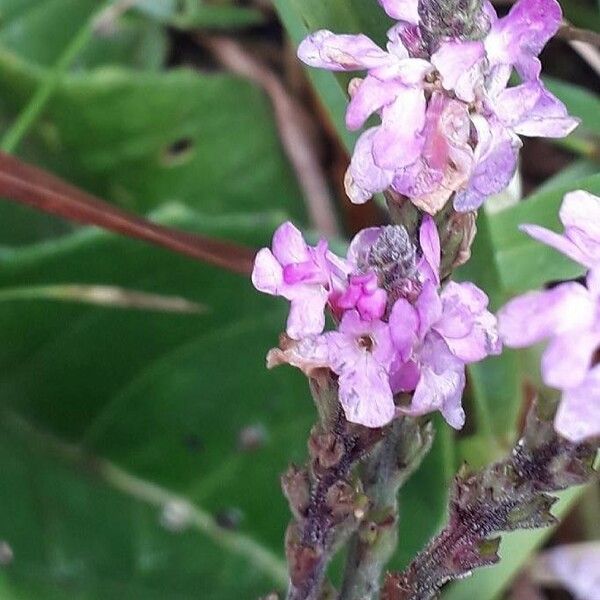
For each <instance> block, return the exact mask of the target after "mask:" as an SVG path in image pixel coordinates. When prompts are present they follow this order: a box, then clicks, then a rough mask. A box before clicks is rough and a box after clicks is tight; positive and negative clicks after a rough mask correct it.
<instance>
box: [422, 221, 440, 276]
mask: <svg viewBox="0 0 600 600" xmlns="http://www.w3.org/2000/svg"><path fill="white" fill-rule="evenodd" d="M419 244H420V246H421V252H422V253H423V259H424V261H422V264H421V265H420V269H424V271H423V272H424V275H425V277H426V278H427V279H429V280H430V281H433V282H434V283H435V284H436V285H439V284H440V260H441V247H440V235H439V233H438V230H437V226H436V224H435V221H434V220H433V219H432V218H431V217H430V216H429V215H425V216H424V217H423V222H422V223H421V228H420V230H419Z"/></svg>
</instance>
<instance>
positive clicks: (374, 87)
mask: <svg viewBox="0 0 600 600" xmlns="http://www.w3.org/2000/svg"><path fill="white" fill-rule="evenodd" d="M402 89H403V86H402V84H400V83H398V82H397V81H382V80H381V79H377V78H376V77H373V76H371V75H367V77H365V79H364V80H363V81H362V82H361V83H360V84H359V85H358V86H356V88H355V91H354V92H353V94H352V98H351V100H350V103H349V104H348V109H347V110H346V126H347V127H348V129H350V131H355V130H357V129H360V128H361V127H362V126H363V125H364V124H365V122H366V120H367V119H368V118H369V117H370V116H371V115H372V114H373V113H374V112H376V111H378V110H380V109H381V108H383V107H384V106H385V105H387V104H391V103H392V102H393V101H394V100H395V99H396V97H397V95H398V93H399V92H400V91H401V90H402Z"/></svg>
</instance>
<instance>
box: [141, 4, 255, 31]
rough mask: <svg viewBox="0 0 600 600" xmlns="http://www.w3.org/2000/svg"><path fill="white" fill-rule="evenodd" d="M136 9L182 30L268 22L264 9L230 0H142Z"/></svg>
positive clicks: (227, 27) (225, 27)
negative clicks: (229, 0) (206, 0)
mask: <svg viewBox="0 0 600 600" xmlns="http://www.w3.org/2000/svg"><path fill="white" fill-rule="evenodd" d="M136 9H137V10H139V11H142V12H144V13H146V14H148V15H150V16H152V17H154V18H156V19H158V20H159V21H160V22H163V23H167V24H169V25H173V26H174V27H177V28H179V29H202V28H204V29H235V28H243V27H249V26H252V25H259V24H261V23H263V22H264V21H265V15H264V14H263V13H262V12H261V11H260V10H258V9H255V8H250V7H247V6H240V5H238V4H235V3H232V2H228V1H227V0H226V1H225V2H219V3H215V4H211V3H205V2H204V0H140V2H139V3H138V4H137V6H136Z"/></svg>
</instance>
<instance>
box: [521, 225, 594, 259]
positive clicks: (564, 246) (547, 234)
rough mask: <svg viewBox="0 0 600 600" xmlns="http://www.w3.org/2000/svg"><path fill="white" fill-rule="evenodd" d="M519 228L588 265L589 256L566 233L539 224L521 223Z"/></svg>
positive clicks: (535, 238)
mask: <svg viewBox="0 0 600 600" xmlns="http://www.w3.org/2000/svg"><path fill="white" fill-rule="evenodd" d="M519 229H520V230H521V231H523V232H524V233H526V234H527V235H529V236H531V237H532V238H533V239H534V240H537V241H538V242H542V243H543V244H546V245H547V246H551V247H552V248H554V249H555V250H558V251H559V252H560V253H561V254H564V255H565V256H568V257H569V258H571V259H572V260H574V261H575V262H578V263H581V264H582V265H586V264H587V262H588V257H587V256H586V254H585V252H582V251H581V249H580V248H579V247H578V246H576V245H575V244H574V243H573V242H572V241H571V240H570V239H569V238H567V237H566V236H564V235H560V234H558V233H555V232H554V231H550V230H549V229H546V228H545V227H540V226H539V225H520V226H519Z"/></svg>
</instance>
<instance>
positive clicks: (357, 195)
mask: <svg viewBox="0 0 600 600" xmlns="http://www.w3.org/2000/svg"><path fill="white" fill-rule="evenodd" d="M377 130H378V128H377V127H373V128H371V129H367V131H365V132H364V133H363V134H362V135H361V136H360V137H359V138H358V141H357V142H356V145H355V146H354V154H353V155H352V160H351V162H350V167H349V168H348V171H347V172H346V178H345V180H344V185H345V188H346V193H347V194H348V197H349V198H350V200H351V201H352V202H354V204H364V203H365V202H366V201H367V200H369V199H370V198H371V197H373V196H374V195H375V194H377V193H379V192H383V191H384V190H385V189H387V188H388V187H389V186H390V185H391V183H392V181H393V180H394V171H390V170H386V169H381V168H380V167H378V166H377V165H376V164H375V161H374V160H373V137H374V135H375V133H376V132H377Z"/></svg>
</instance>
